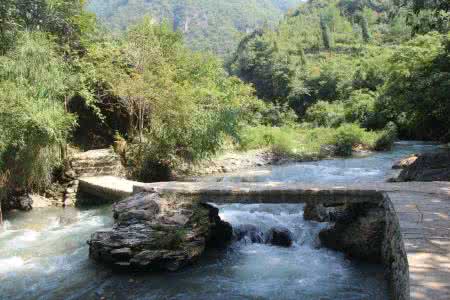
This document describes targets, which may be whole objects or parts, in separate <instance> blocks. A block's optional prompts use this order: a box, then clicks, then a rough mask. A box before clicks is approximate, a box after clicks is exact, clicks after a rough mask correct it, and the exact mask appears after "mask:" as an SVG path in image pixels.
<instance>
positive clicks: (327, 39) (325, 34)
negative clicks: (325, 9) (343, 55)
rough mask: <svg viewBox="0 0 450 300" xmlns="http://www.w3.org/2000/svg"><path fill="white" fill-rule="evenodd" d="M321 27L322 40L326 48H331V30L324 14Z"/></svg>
mask: <svg viewBox="0 0 450 300" xmlns="http://www.w3.org/2000/svg"><path fill="white" fill-rule="evenodd" d="M320 29H321V31H322V41H323V46H324V47H325V49H327V50H330V49H331V47H332V41H331V32H330V29H329V28H328V25H327V23H326V21H325V18H324V17H323V16H320Z"/></svg>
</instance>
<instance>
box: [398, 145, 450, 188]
mask: <svg viewBox="0 0 450 300" xmlns="http://www.w3.org/2000/svg"><path fill="white" fill-rule="evenodd" d="M397 181H450V152H449V151H446V152H442V153H429V154H422V155H419V157H418V158H417V159H416V160H415V161H414V162H413V163H412V164H410V165H409V166H406V167H405V168H404V169H403V171H402V172H401V173H400V175H399V177H398V179H397Z"/></svg>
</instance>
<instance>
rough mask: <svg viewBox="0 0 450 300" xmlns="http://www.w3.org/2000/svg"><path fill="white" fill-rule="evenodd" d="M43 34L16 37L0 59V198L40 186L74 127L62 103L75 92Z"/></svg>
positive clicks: (66, 70) (57, 161)
mask: <svg viewBox="0 0 450 300" xmlns="http://www.w3.org/2000/svg"><path fill="white" fill-rule="evenodd" d="M55 48H56V45H55V44H54V43H53V42H52V41H51V40H49V39H48V37H47V35H46V34H45V33H40V32H35V33H21V34H20V35H19V39H18V42H17V48H16V49H15V50H14V51H10V52H8V54H7V55H6V56H2V57H0V103H1V105H0V140H1V142H0V180H1V183H2V184H3V186H2V187H0V189H2V191H0V194H3V196H5V195H6V194H8V193H11V192H13V191H15V192H17V191H33V190H41V189H44V188H46V187H47V186H48V185H49V183H50V182H51V180H52V174H53V169H54V168H55V167H57V166H60V163H61V159H62V157H61V152H60V151H61V148H62V147H61V146H62V145H64V144H65V143H66V142H67V140H68V138H69V136H70V132H71V130H72V129H73V127H74V126H75V124H76V122H75V117H74V116H73V115H71V114H68V113H67V112H66V111H65V107H64V99H65V97H66V96H70V95H71V94H73V93H74V92H75V91H73V90H72V88H73V86H74V85H73V84H72V82H73V81H74V80H75V77H74V76H73V74H71V72H70V69H69V67H68V65H67V63H65V62H64V60H63V59H62V57H61V56H59V55H58V53H57V51H56V50H55Z"/></svg>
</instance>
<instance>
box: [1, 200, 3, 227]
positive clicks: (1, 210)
mask: <svg viewBox="0 0 450 300" xmlns="http://www.w3.org/2000/svg"><path fill="white" fill-rule="evenodd" d="M2 229H3V215H2V203H1V201H0V230H2Z"/></svg>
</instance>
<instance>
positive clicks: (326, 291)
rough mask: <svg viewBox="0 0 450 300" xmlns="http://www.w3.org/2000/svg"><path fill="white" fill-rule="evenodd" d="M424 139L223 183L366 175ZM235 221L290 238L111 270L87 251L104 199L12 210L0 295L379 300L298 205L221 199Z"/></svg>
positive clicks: (375, 279)
mask: <svg viewBox="0 0 450 300" xmlns="http://www.w3.org/2000/svg"><path fill="white" fill-rule="evenodd" d="M436 149H437V147H436V146H435V145H432V144H424V143H417V142H415V143H412V142H402V143H397V144H396V147H395V149H394V150H393V151H390V152H384V153H376V154H372V155H369V156H366V157H358V158H351V159H334V160H325V161H320V162H313V163H298V164H290V165H286V166H277V167H272V168H267V169H259V170H255V171H253V172H249V173H248V174H244V175H241V176H238V175H230V176H226V177H214V178H213V179H211V178H212V177H210V178H209V180H223V181H284V182H298V181H300V182H312V183H314V182H335V183H346V182H352V183H355V182H361V183H364V182H374V181H384V180H385V179H386V178H388V177H390V176H392V175H393V173H392V170H391V166H392V163H393V161H394V160H396V159H398V158H400V157H403V156H405V155H408V154H411V153H419V152H425V151H435V150H436ZM219 208H220V214H221V217H222V218H223V219H224V220H226V221H228V222H230V223H231V224H232V225H233V226H237V225H239V224H254V225H256V226H258V227H259V228H260V229H261V230H266V229H269V228H270V227H272V226H276V225H282V226H286V227H288V228H289V229H290V230H291V231H292V232H293V233H294V236H295V243H294V246H293V247H291V248H279V247H274V246H269V245H261V244H245V243H242V242H241V243H234V244H233V245H231V246H230V247H229V248H228V249H226V250H224V251H210V252H208V253H207V254H206V255H205V257H203V258H202V259H201V261H200V262H199V263H198V264H197V265H195V266H192V267H190V268H187V269H185V270H183V271H181V272H176V273H164V274H143V273H133V274H129V273H117V272H112V271H111V270H109V269H108V268H107V267H104V266H102V265H98V264H96V263H94V262H93V261H91V260H89V259H88V246H87V244H86V241H87V240H88V238H89V236H90V234H91V233H93V232H94V231H96V230H99V229H102V228H108V227H111V225H112V217H111V207H110V206H109V205H107V206H103V207H96V208H94V209H77V208H66V209H59V208H48V209H36V210H33V211H31V212H28V213H23V212H10V213H8V214H7V215H6V222H5V230H4V231H3V232H0V299H196V300H197V299H198V300H200V299H227V300H228V299H387V298H388V294H387V284H386V281H385V279H384V272H383V269H382V267H381V266H378V265H371V264H365V263H362V262H358V261H350V260H348V259H346V258H345V257H344V256H343V255H342V254H340V253H337V252H334V251H331V250H327V249H324V248H320V247H319V244H318V242H317V233H318V231H319V230H320V229H321V228H322V227H323V226H324V224H319V223H316V222H306V221H305V220H304V219H303V206H302V205H238V204H234V205H221V206H219Z"/></svg>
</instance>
